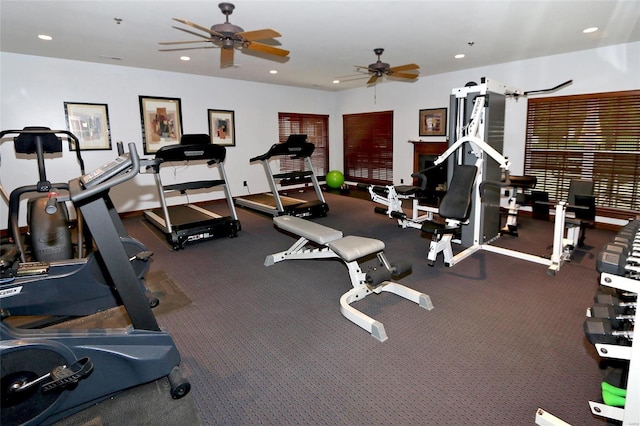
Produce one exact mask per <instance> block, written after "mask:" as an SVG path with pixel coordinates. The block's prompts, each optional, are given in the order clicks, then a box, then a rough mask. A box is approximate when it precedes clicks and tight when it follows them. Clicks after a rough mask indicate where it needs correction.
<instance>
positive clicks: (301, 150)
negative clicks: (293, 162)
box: [249, 142, 316, 163]
mask: <svg viewBox="0 0 640 426" xmlns="http://www.w3.org/2000/svg"><path fill="white" fill-rule="evenodd" d="M315 149H316V146H315V145H314V144H313V143H311V142H303V143H299V142H294V143H291V142H283V143H276V144H273V145H271V148H269V151H267V152H266V153H264V154H262V155H258V156H257V157H253V158H251V159H250V160H249V162H250V163H253V162H254V161H264V160H268V159H270V158H271V157H276V156H283V155H288V156H291V158H305V157H310V156H311V154H313V151H314V150H315Z"/></svg>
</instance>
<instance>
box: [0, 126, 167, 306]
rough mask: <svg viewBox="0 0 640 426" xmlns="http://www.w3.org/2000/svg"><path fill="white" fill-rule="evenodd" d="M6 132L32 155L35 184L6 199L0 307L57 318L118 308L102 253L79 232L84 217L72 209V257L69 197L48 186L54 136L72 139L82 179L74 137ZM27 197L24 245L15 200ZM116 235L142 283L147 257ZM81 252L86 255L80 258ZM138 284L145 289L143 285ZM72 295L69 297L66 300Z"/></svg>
mask: <svg viewBox="0 0 640 426" xmlns="http://www.w3.org/2000/svg"><path fill="white" fill-rule="evenodd" d="M11 134H14V135H18V136H17V137H15V139H14V146H15V150H16V152H17V153H20V154H27V155H28V154H36V158H37V160H38V173H39V180H38V182H37V184H35V185H27V186H21V187H18V188H16V189H14V190H13V191H12V192H11V195H10V196H9V201H8V204H9V223H8V230H9V235H10V238H11V241H12V242H13V244H12V245H3V250H2V251H3V252H2V256H1V257H0V294H1V295H2V307H3V308H4V309H6V310H8V311H10V312H11V314H12V315H47V316H51V317H60V316H84V315H90V314H93V313H96V312H98V311H101V310H105V309H108V308H111V307H114V306H117V305H119V304H121V301H120V297H119V295H118V294H117V292H116V291H115V290H114V288H113V286H112V285H111V284H110V283H109V281H108V279H107V276H106V275H105V273H104V272H103V269H104V267H103V264H102V263H101V259H100V256H101V253H100V252H99V251H98V252H95V251H92V249H93V244H92V239H91V235H90V232H85V231H86V230H85V229H83V228H84V227H83V218H82V215H81V214H80V213H79V210H78V209H77V208H76V217H77V236H78V238H77V243H76V250H75V251H76V254H75V255H74V254H73V252H74V248H73V244H72V237H71V230H70V223H69V221H68V212H67V208H66V202H65V201H64V200H67V199H68V193H69V184H68V183H66V182H64V183H51V182H49V180H48V179H47V175H46V170H45V155H44V154H45V153H59V152H62V142H61V140H60V139H59V138H58V137H57V135H64V136H66V137H69V138H71V140H73V141H74V144H75V146H76V157H77V160H78V163H79V164H80V170H81V173H82V174H83V175H84V162H83V160H82V157H81V154H80V150H79V149H78V147H79V141H78V139H77V138H76V136H75V135H73V134H72V133H71V132H68V131H66V130H51V129H48V128H46V127H26V128H24V129H22V130H5V131H2V132H0V138H3V137H4V136H6V135H11ZM34 195H35V197H34ZM27 196H29V197H31V198H30V200H29V203H28V210H27V217H28V221H27V222H28V225H29V226H28V228H29V232H28V235H29V237H30V238H28V240H29V244H26V243H25V242H24V241H23V239H22V236H21V234H20V226H19V207H20V202H21V200H22V198H23V197H27ZM119 232H120V234H119V235H120V239H121V241H122V244H123V245H124V246H125V249H126V252H127V254H128V256H129V259H130V261H131V263H132V264H133V266H134V270H135V271H136V275H137V276H138V278H140V279H142V278H143V276H144V274H145V273H146V272H147V270H148V269H149V266H150V263H149V258H150V256H151V255H152V253H151V252H150V251H148V250H147V249H146V247H145V246H144V245H143V244H142V243H140V242H139V241H137V240H135V239H133V238H131V237H129V236H128V235H127V233H126V230H125V229H124V228H121V229H119ZM28 247H29V248H28ZM86 252H89V253H88V254H87V255H86V256H85V253H86ZM140 283H141V284H140V285H141V286H142V288H143V289H144V286H143V284H142V281H140ZM145 291H146V290H145ZM146 293H147V298H148V303H149V304H150V306H151V307H154V306H156V305H157V304H158V303H159V300H158V299H157V298H156V297H154V296H152V295H151V294H150V293H149V292H146ZM71 294H72V295H73V297H72V298H71V297H69V295H71Z"/></svg>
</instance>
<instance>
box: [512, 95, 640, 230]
mask: <svg viewBox="0 0 640 426" xmlns="http://www.w3.org/2000/svg"><path fill="white" fill-rule="evenodd" d="M524 173H525V174H527V175H533V176H536V177H537V178H538V184H537V185H536V188H535V189H536V190H541V191H546V192H548V193H549V196H550V198H551V199H555V200H566V198H567V193H568V188H569V182H570V180H571V179H574V178H575V179H592V180H593V181H594V184H595V195H596V205H597V212H598V214H599V215H602V216H608V217H618V218H625V219H626V218H628V216H629V211H630V210H631V211H638V210H640V91H638V90H634V91H624V92H609V93H597V94H588V95H572V96H559V97H548V98H539V99H529V100H528V108H527V132H526V141H525V166H524Z"/></svg>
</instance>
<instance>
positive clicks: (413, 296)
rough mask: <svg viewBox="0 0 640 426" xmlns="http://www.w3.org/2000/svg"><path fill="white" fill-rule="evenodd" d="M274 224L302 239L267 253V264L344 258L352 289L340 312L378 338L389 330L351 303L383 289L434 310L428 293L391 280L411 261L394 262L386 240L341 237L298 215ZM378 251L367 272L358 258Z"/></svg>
mask: <svg viewBox="0 0 640 426" xmlns="http://www.w3.org/2000/svg"><path fill="white" fill-rule="evenodd" d="M273 223H274V224H275V225H276V226H277V227H278V228H280V229H282V230H284V231H287V232H290V233H292V234H295V235H299V236H300V238H299V239H298V241H296V242H295V243H294V244H293V245H292V246H291V247H290V248H289V249H288V250H286V251H282V252H280V253H274V254H270V255H268V256H267V258H266V259H265V261H264V265H265V266H271V265H273V264H274V263H276V262H281V261H283V260H292V259H329V258H337V259H340V260H342V261H343V262H344V263H345V264H346V265H347V269H348V270H349V277H350V278H351V284H352V285H353V288H352V289H351V290H349V291H348V292H346V293H345V294H343V295H342V297H340V312H342V315H344V316H345V317H346V318H347V319H348V320H350V321H352V322H354V323H355V324H357V325H358V326H360V327H362V328H364V329H365V330H367V331H368V332H369V333H371V336H372V337H374V338H375V339H377V340H379V341H381V342H384V341H385V340H387V333H386V332H385V330H384V326H383V325H382V323H381V322H379V321H376V320H374V319H373V318H371V317H369V316H367V315H365V314H363V313H362V312H360V311H358V310H357V309H355V308H353V307H352V306H350V304H351V303H353V302H355V301H357V300H360V299H364V298H365V297H366V296H367V295H369V294H371V293H376V294H379V293H380V292H382V291H387V292H390V293H394V294H397V295H398V296H400V297H404V298H405V299H408V300H411V301H412V302H415V303H417V304H419V305H420V307H421V308H424V309H427V310H431V309H433V304H432V303H431V299H430V297H429V296H428V295H426V294H424V293H419V292H417V291H415V290H412V289H410V288H408V287H405V286H403V285H401V284H398V283H395V282H392V281H390V280H391V277H392V276H398V275H402V274H403V273H405V272H408V271H410V270H411V265H410V264H408V263H404V264H401V263H398V264H396V265H391V264H390V263H389V262H388V261H387V259H386V257H385V255H384V253H383V250H384V243H383V242H382V241H380V240H376V239H373V238H365V237H356V236H347V237H343V236H342V231H338V230H336V229H332V228H329V227H327V226H324V225H320V224H318V223H315V222H311V221H308V220H305V219H301V218H299V217H295V216H277V217H274V218H273ZM373 254H375V255H376V256H377V258H378V260H379V261H380V265H379V266H378V267H371V268H370V269H369V270H368V271H367V272H364V271H363V270H362V269H361V267H360V264H359V263H358V260H360V259H362V258H365V257H367V256H370V255H373Z"/></svg>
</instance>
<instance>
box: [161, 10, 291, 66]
mask: <svg viewBox="0 0 640 426" xmlns="http://www.w3.org/2000/svg"><path fill="white" fill-rule="evenodd" d="M218 7H219V8H220V10H221V11H222V14H223V15H225V16H226V20H225V22H224V23H222V24H215V25H212V26H211V28H210V29H209V28H205V27H203V26H201V25H198V24H195V23H193V22H191V21H188V20H186V19H179V18H173V20H174V21H177V22H180V23H182V24H185V25H188V26H190V27H193V28H195V29H197V30H200V31H203V32H204V34H202V33H198V32H195V31H191V30H189V29H185V28H180V27H176V26H173V28H175V29H177V30H180V31H184V32H185V33H188V34H192V35H195V36H197V37H200V38H201V39H204V40H189V41H166V42H160V43H159V44H161V45H174V44H188V43H211V45H209V46H200V47H179V48H172V49H159V50H160V51H162V52H171V51H176V50H189V49H210V48H216V47H219V48H220V68H228V67H230V66H232V65H233V55H234V49H240V51H241V52H243V51H244V50H245V49H248V50H252V51H255V52H259V53H263V54H267V55H274V56H278V57H286V56H287V55H288V54H289V51H288V50H285V49H280V48H279V47H274V46H271V45H268V44H264V43H259V42H258V41H257V40H266V39H270V38H274V37H281V35H280V33H278V32H277V31H274V30H271V29H263V30H255V31H245V30H244V29H242V28H241V27H239V26H237V25H233V24H232V23H230V22H229V15H231V14H232V13H233V9H235V6H234V5H233V4H231V3H220V4H218Z"/></svg>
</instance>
